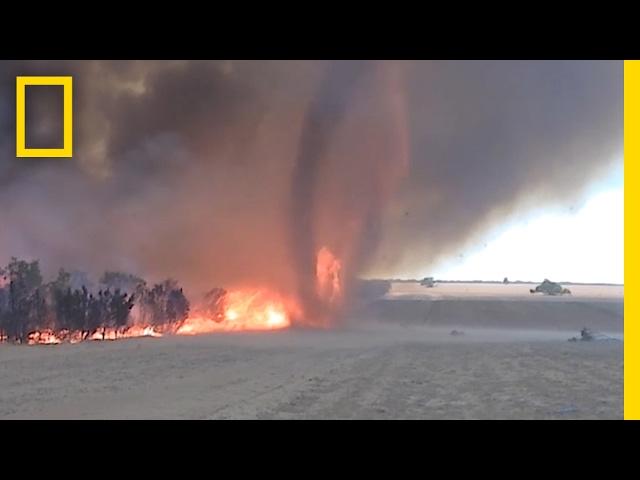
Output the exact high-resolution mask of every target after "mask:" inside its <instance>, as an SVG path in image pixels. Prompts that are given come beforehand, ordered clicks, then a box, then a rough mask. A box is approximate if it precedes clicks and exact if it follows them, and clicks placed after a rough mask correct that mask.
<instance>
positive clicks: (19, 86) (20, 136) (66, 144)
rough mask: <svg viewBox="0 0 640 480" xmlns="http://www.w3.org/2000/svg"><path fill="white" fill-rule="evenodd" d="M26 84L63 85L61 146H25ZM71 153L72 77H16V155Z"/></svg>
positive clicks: (67, 154)
mask: <svg viewBox="0 0 640 480" xmlns="http://www.w3.org/2000/svg"><path fill="white" fill-rule="evenodd" d="M27 85H41V86H49V85H62V87H63V96H64V100H63V104H64V114H63V116H64V119H63V137H64V141H63V147H62V148H27V146H26V124H25V90H26V87H27ZM72 155H73V78H72V77H16V157H29V158H43V157H47V158H62V157H65V158H70V157H71V156H72Z"/></svg>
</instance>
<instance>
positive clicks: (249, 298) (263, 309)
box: [0, 247, 342, 345]
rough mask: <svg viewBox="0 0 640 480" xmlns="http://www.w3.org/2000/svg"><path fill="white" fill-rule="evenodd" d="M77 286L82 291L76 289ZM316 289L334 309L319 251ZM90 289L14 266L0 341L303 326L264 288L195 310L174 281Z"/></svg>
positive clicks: (3, 280) (109, 281) (217, 293)
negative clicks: (297, 324) (44, 279)
mask: <svg viewBox="0 0 640 480" xmlns="http://www.w3.org/2000/svg"><path fill="white" fill-rule="evenodd" d="M72 277H76V278H72ZM78 277H79V278H78ZM79 279H80V280H84V281H85V282H86V284H82V285H79V286H77V287H76V288H74V286H73V285H74V284H76V285H78V280H79ZM316 282H317V285H316V287H317V292H318V298H321V299H323V300H324V301H325V302H327V304H330V305H332V306H335V305H336V303H337V302H338V301H339V297H340V295H341V291H342V286H341V279H340V262H339V261H338V259H336V258H335V257H334V256H333V254H332V253H331V251H330V250H329V249H327V248H324V247H323V248H322V249H321V250H320V251H319V253H318V258H317V280H316ZM91 283H92V282H90V281H89V279H88V276H87V275H86V274H78V272H76V273H75V275H72V274H71V273H69V272H67V271H65V270H64V269H61V270H60V271H59V272H58V275H57V277H56V278H55V279H54V280H52V281H50V282H47V283H44V282H43V279H42V275H41V272H40V265H39V262H38V261H31V262H28V261H25V260H18V259H16V258H13V259H12V260H11V262H10V263H9V264H8V265H6V266H5V267H3V268H1V269H0V341H11V342H14V343H18V344H28V345H35V344H41V345H57V344H60V343H78V342H81V341H85V340H118V339H124V338H132V337H161V336H163V335H197V334H203V333H215V332H238V331H262V330H279V329H284V328H288V327H290V326H291V325H292V323H293V322H299V323H304V320H305V317H304V312H303V310H302V308H301V306H300V304H299V302H298V301H296V300H295V299H294V298H293V297H291V296H286V295H283V294H281V293H278V292H276V291H273V290H270V289H267V288H264V287H258V288H234V289H229V290H226V289H223V288H214V289H212V290H211V291H209V292H208V293H207V294H206V295H205V296H204V298H203V299H202V300H201V301H199V302H198V303H197V304H196V305H195V306H192V305H191V302H190V301H189V300H188V299H187V297H186V296H185V294H184V292H183V289H182V288H181V287H180V286H179V284H178V283H177V282H176V281H175V280H171V279H168V280H165V281H163V282H161V283H158V284H155V285H153V286H151V287H150V286H148V285H147V282H146V281H145V280H143V279H142V278H139V277H137V276H135V275H131V274H126V273H122V272H105V273H104V275H102V277H101V278H100V280H99V282H98V285H99V287H98V290H97V291H94V290H93V289H90V288H91V287H90V286H88V285H87V284H89V285H91ZM311 323H313V322H311Z"/></svg>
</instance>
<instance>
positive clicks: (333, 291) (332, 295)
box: [316, 247, 342, 303]
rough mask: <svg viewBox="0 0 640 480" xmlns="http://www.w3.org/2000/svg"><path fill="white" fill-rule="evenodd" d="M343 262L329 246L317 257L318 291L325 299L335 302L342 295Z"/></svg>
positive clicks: (321, 250) (322, 249)
mask: <svg viewBox="0 0 640 480" xmlns="http://www.w3.org/2000/svg"><path fill="white" fill-rule="evenodd" d="M341 271H342V264H341V263H340V260H338V259H337V258H336V257H335V255H334V254H333V253H332V252H331V250H329V249H328V248H327V247H322V248H321V249H320V251H319V252H318V255H317V258H316V291H317V293H318V296H319V297H320V298H322V299H323V300H325V301H328V302H330V303H335V302H336V301H338V300H340V298H341V296H342V278H341Z"/></svg>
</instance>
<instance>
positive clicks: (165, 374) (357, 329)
mask: <svg viewBox="0 0 640 480" xmlns="http://www.w3.org/2000/svg"><path fill="white" fill-rule="evenodd" d="M529 287H530V286H529V285H524V284H518V285H486V284H439V285H437V286H436V287H435V288H433V289H427V288H424V287H418V286H417V285H416V284H400V285H397V284H396V285H394V286H393V288H392V290H391V292H390V293H389V295H387V296H386V297H385V298H383V299H380V300H378V301H376V302H373V303H372V304H369V305H368V306H366V307H365V308H363V309H362V310H361V311H360V312H353V315H352V317H351V318H350V319H348V320H349V321H347V322H345V323H344V325H343V327H342V328H339V329H332V330H306V329H291V330H286V331H280V332H269V333H259V334H258V333H242V334H221V335H202V336H195V337H163V338H158V339H151V338H139V339H130V340H121V341H117V342H87V343H82V344H78V345H57V346H34V347H26V346H15V345H0V418H5V419H9V418H56V419H57V418H79V419H89V418H99V419H112V418H139V419H147V418H151V419H155V418H160V419H165V418H169V419H255V418H257V419H399V418H410V419H449V418H451V419H502V418H507V419H508V418H512V419H618V418H622V416H623V390H622V389H623V342H622V338H623V337H622V327H623V317H622V315H623V308H622V305H623V298H622V287H610V286H571V287H570V288H571V289H572V291H573V292H574V294H573V295H572V296H571V297H568V296H567V297H549V296H534V295H531V294H529V293H528V288H529ZM578 287H580V288H578ZM582 287H584V288H582ZM523 292H524V293H523ZM583 326H585V327H588V328H590V329H592V330H593V331H596V332H601V333H603V334H606V335H605V336H604V339H602V340H596V341H591V342H583V341H578V342H568V341H567V340H568V338H569V337H571V336H576V335H578V333H579V329H580V328H581V327H583ZM454 330H455V332H456V333H457V334H454V335H452V332H453V331H454Z"/></svg>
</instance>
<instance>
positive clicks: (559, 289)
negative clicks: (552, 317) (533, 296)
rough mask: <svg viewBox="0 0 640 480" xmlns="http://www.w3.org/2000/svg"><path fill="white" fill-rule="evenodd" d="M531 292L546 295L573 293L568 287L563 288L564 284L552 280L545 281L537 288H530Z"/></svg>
mask: <svg viewBox="0 0 640 480" xmlns="http://www.w3.org/2000/svg"><path fill="white" fill-rule="evenodd" d="M529 292H531V293H542V294H544V295H571V290H569V289H568V288H563V286H562V285H560V284H559V283H556V282H552V281H551V280H547V279H546V278H545V279H544V281H543V282H542V283H541V284H540V285H538V286H537V287H536V288H535V289H533V288H532V289H530V290H529Z"/></svg>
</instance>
